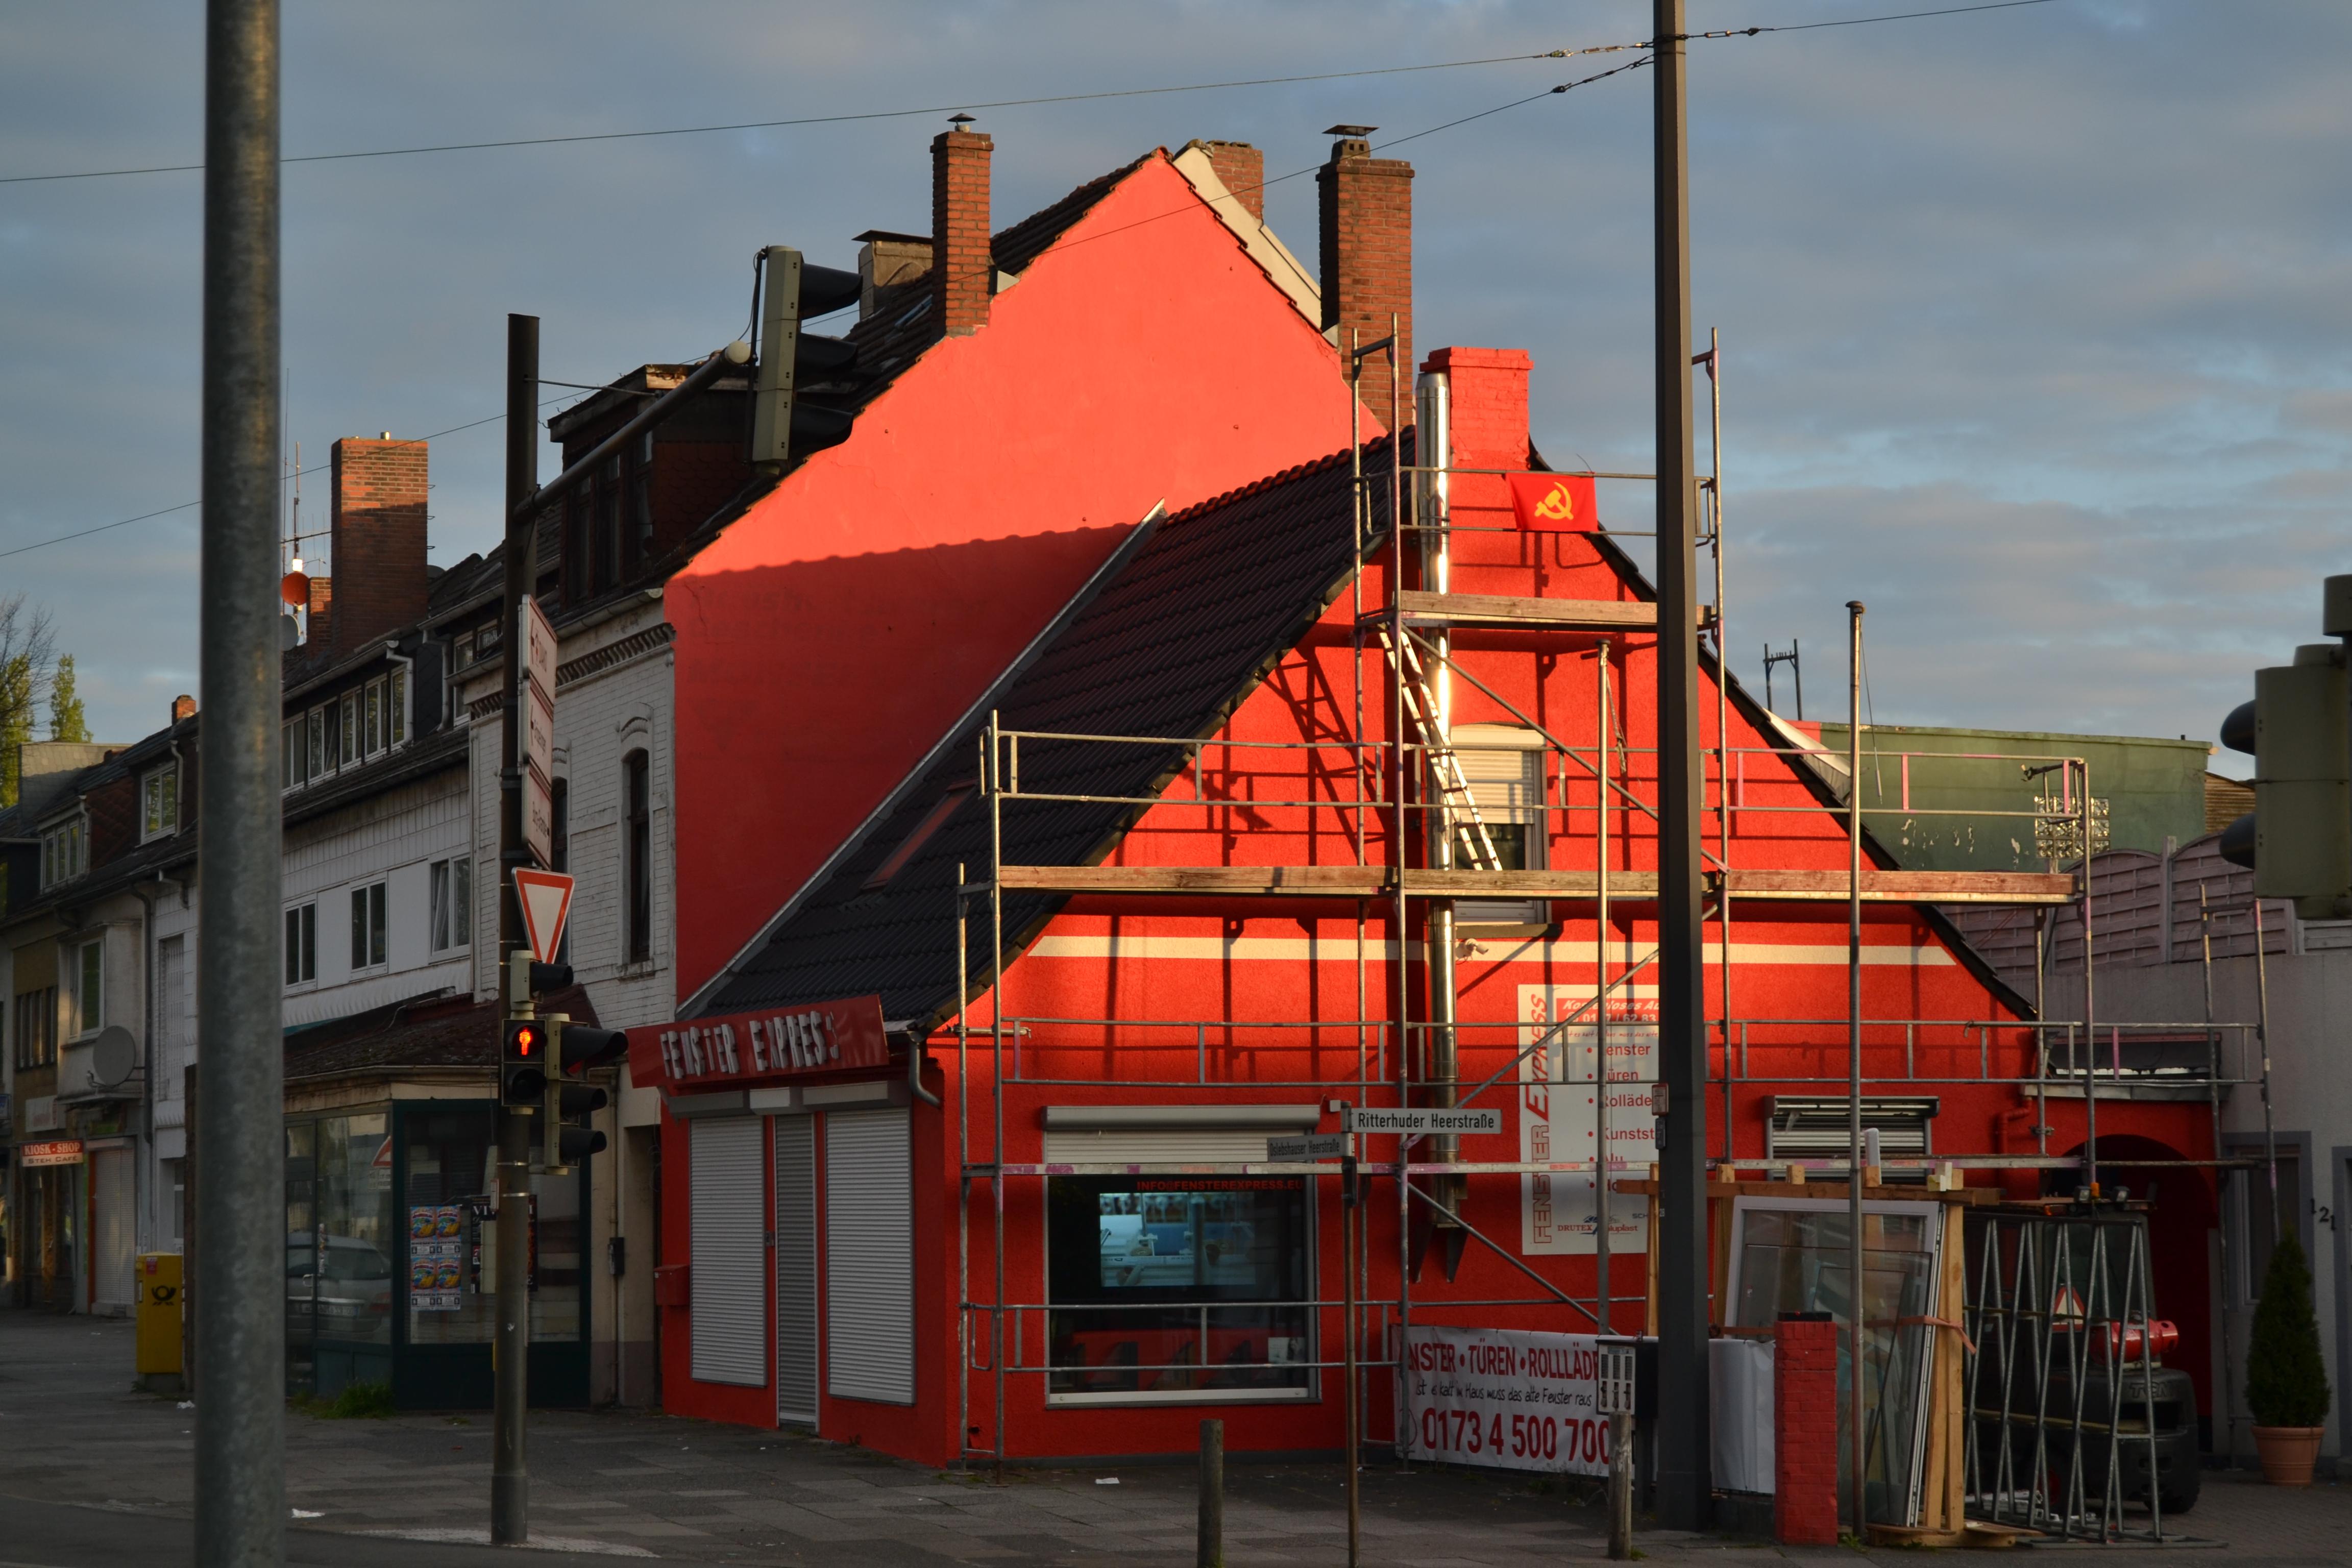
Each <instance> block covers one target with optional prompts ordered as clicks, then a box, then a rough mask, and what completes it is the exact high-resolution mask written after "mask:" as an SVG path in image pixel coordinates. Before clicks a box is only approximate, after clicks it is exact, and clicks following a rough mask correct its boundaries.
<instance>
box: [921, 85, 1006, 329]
mask: <svg viewBox="0 0 2352 1568" xmlns="http://www.w3.org/2000/svg"><path fill="white" fill-rule="evenodd" d="M995 150H996V143H995V142H993V141H992V140H991V139H990V138H989V137H988V136H986V135H984V134H982V132H977V131H967V130H965V129H964V128H963V127H962V126H961V125H959V126H957V127H956V128H955V129H954V130H952V131H942V132H940V133H939V134H938V135H937V136H934V137H932V138H931V298H932V300H933V301H934V304H933V306H932V308H933V309H934V310H938V311H939V313H940V325H941V327H942V328H943V329H944V330H945V331H946V332H947V334H948V335H949V336H950V337H961V336H964V335H965V334H967V333H971V332H976V331H979V330H980V329H981V328H982V327H984V326H986V325H988V301H989V299H990V297H991V296H992V295H993V294H994V293H995V291H996V262H995V259H994V258H993V256H992V254H991V253H990V249H989V236H988V180H989V161H990V157H991V155H992V153H994V152H995Z"/></svg>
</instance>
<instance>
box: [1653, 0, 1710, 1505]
mask: <svg viewBox="0 0 2352 1568" xmlns="http://www.w3.org/2000/svg"><path fill="white" fill-rule="evenodd" d="M1651 16H1652V29H1651V44H1650V47H1651V65H1652V70H1651V74H1652V75H1653V76H1654V77H1655V78H1656V81H1655V83H1654V89H1655V94H1656V96H1655V100H1654V103H1655V116H1654V175H1655V181H1656V184H1655V190H1654V200H1655V215H1654V216H1655V219H1656V251H1655V257H1656V264H1657V302H1656V330H1657V345H1656V346H1657V377H1658V386H1657V393H1658V410H1657V413H1658V454H1657V473H1658V502H1657V515H1658V563H1657V565H1658V949H1659V953H1658V958H1659V975H1658V1051H1659V1058H1660V1060H1659V1071H1660V1077H1661V1078H1662V1079H1663V1080H1664V1086H1665V1090H1666V1117H1665V1142H1664V1147H1663V1148H1661V1149H1660V1150H1659V1151H1658V1175H1659V1186H1660V1190H1659V1203H1660V1205H1661V1208H1662V1211H1663V1212H1662V1213H1661V1215H1660V1216H1659V1229H1658V1246H1659V1254H1660V1256H1659V1259H1658V1303H1659V1304H1658V1438H1659V1441H1658V1508H1659V1513H1660V1515H1661V1517H1662V1521H1663V1522H1664V1523H1665V1524H1666V1525H1667V1526H1668V1527H1669V1528H1673V1529H1678V1530H1698V1529H1704V1528H1705V1527H1706V1525H1707V1524H1708V1523H1709V1522H1710V1519H1709V1515H1710V1514H1711V1512H1712V1508H1711V1504H1712V1501H1713V1488H1712V1484H1711V1479H1710V1475H1709V1469H1710V1454H1711V1442H1710V1439H1709V1436H1708V1410H1707V1348H1706V1346H1707V1317H1708V1313H1707V1290H1708V1285H1709V1280H1708V1278H1707V1263H1708V1250H1709V1249H1708V1247H1707V1212H1706V975H1705V973H1704V971H1703V968H1702V965H1703V963H1704V962H1705V952H1706V950H1705V948H1704V947H1703V946H1702V941H1703V933H1702V929H1701V924H1700V922H1701V919H1702V914H1701V887H1700V877H1701V867H1700V860H1699V815H1700V803H1701V796H1702V791H1701V786H1700V780H1699V749H1698V552H1697V548H1696V539H1695V537H1694V534H1695V530H1694V528H1693V526H1692V524H1693V521H1694V517H1693V513H1694V510H1695V508H1694V506H1693V491H1694V489H1695V488H1696V486H1695V481H1694V479H1693V470H1694V468H1696V457H1695V454H1694V452H1693V450H1692V433H1691V426H1692V423H1693V414H1692V406H1691V403H1692V399H1691V352H1690V342H1691V329H1690V191H1689V186H1688V184H1687V182H1686V180H1685V173H1684V151H1685V138H1686V134H1687V126H1686V113H1685V106H1684V81H1683V72H1684V65H1685V60H1684V50H1683V5H1682V0H1652V7H1651Z"/></svg>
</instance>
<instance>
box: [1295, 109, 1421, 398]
mask: <svg viewBox="0 0 2352 1568" xmlns="http://www.w3.org/2000/svg"><path fill="white" fill-rule="evenodd" d="M1373 129H1374V128H1373V127H1371V126H1369V125H1335V126H1333V127H1332V128H1331V131H1332V133H1333V134H1335V135H1337V136H1338V137H1339V140H1338V141H1336V142H1332V143H1331V157H1330V161H1329V162H1328V163H1325V164H1324V165H1323V166H1322V167H1321V168H1320V169H1318V170H1317V171H1316V172H1315V185H1316V194H1317V195H1318V207H1319V209H1320V212H1319V217H1320V220H1321V221H1320V223H1319V224H1318V227H1319V229H1320V231H1321V233H1320V237H1321V240H1322V270H1323V326H1324V329H1325V330H1326V331H1329V330H1330V329H1331V328H1333V327H1337V328H1338V329H1339V333H1338V339H1339V353H1340V354H1341V355H1342V356H1345V355H1346V353H1348V348H1349V341H1350V340H1349V333H1350V332H1353V333H1355V334H1356V337H1355V341H1356V342H1367V343H1370V342H1379V341H1380V340H1381V339H1382V338H1384V337H1387V336H1388V335H1389V318H1390V317H1391V315H1393V316H1394V317H1395V318H1396V330H1397V337H1398V342H1397V347H1396V361H1395V363H1396V366H1397V372H1398V383H1399V384H1398V386H1397V388H1396V391H1397V396H1398V404H1397V409H1398V412H1397V422H1398V423H1399V424H1401V425H1410V424H1412V363H1413V360H1412V164H1411V163H1406V162H1404V161H1403V160H1402V159H1401V158H1375V157H1373V156H1372V149H1371V143H1370V142H1368V141H1366V140H1365V138H1366V136H1368V135H1369V134H1370V132H1371V131H1372V130H1373ZM1341 363H1342V364H1343V365H1344V364H1345V363H1346V361H1345V359H1344V357H1343V358H1342V361H1341ZM1389 363H1390V362H1389V359H1388V356H1387V355H1385V354H1381V355H1375V356H1372V357H1369V358H1367V359H1366V360H1365V361H1364V376H1363V383H1362V387H1363V393H1362V395H1363V401H1364V406H1365V407H1366V408H1369V409H1370V410H1371V412H1372V414H1373V416H1375V417H1376V418H1378V419H1380V420H1381V422H1382V423H1386V422H1387V420H1388V416H1389Z"/></svg>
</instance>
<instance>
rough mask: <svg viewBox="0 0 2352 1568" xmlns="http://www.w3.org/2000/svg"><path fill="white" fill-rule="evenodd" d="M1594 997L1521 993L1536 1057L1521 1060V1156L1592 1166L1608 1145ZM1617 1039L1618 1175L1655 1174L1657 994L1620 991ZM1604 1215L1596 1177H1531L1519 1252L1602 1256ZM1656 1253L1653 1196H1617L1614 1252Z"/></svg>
mask: <svg viewBox="0 0 2352 1568" xmlns="http://www.w3.org/2000/svg"><path fill="white" fill-rule="evenodd" d="M1629 993H1630V994H1629ZM1591 1000H1592V990H1591V987H1590V986H1570V985H1522V986H1520V987H1519V1013H1518V1016H1519V1046H1520V1048H1521V1049H1523V1050H1526V1051H1527V1053H1528V1054H1527V1056H1526V1057H1525V1058H1523V1059H1522V1060H1521V1062H1520V1064H1519V1066H1520V1073H1519V1076H1520V1078H1521V1079H1523V1080H1525V1081H1523V1082H1522V1084H1521V1086H1520V1089H1519V1101H1518V1110H1519V1158H1520V1159H1522V1160H1525V1161H1528V1162H1544V1161H1554V1160H1558V1161H1575V1160H1590V1159H1591V1158H1592V1157H1593V1154H1594V1152H1595V1151H1596V1150H1597V1149H1598V1148H1599V1147H1600V1142H1601V1139H1600V1133H1601V1093H1602V1089H1603V1086H1602V1083H1601V1073H1600V1071H1599V1070H1598V1069H1599V1064H1598V1062H1597V1060H1596V1047H1597V1043H1598V1036H1599V1033H1600V1031H1598V1030H1596V1029H1595V1028H1594V1027H1593V1026H1592V1014H1591V1011H1590V1004H1591ZM1569 1019H1576V1020H1578V1021H1577V1022H1574V1023H1569V1022H1566V1020H1569ZM1608 1036H1609V1072H1608V1081H1607V1086H1606V1089H1607V1093H1608V1097H1609V1100H1608V1123H1609V1150H1608V1158H1609V1164H1610V1170H1611V1172H1612V1175H1617V1176H1624V1175H1631V1176H1643V1175H1646V1174H1648V1173H1649V1167H1650V1165H1651V1164H1652V1163H1654V1161H1655V1160H1656V1159H1657V1157H1658V1153H1657V1122H1656V1118H1655V1115H1654V1109H1653V1108H1654V1105H1655V1103H1656V1094H1657V1078H1658V1020H1657V1001H1656V993H1655V990H1654V988H1653V987H1642V988H1639V989H1638V990H1637V989H1635V988H1633V987H1628V986H1620V987H1619V988H1618V990H1617V993H1616V994H1614V995H1612V997H1611V999H1610V1003H1609V1030H1608ZM1600 1214H1601V1205H1600V1199H1599V1195H1598V1192H1597V1190H1596V1188H1595V1187H1594V1184H1593V1181H1592V1178H1591V1175H1589V1174H1581V1173H1574V1172H1566V1171H1554V1172H1535V1173H1529V1174H1527V1175H1523V1176H1521V1177H1520V1178H1519V1250H1520V1251H1521V1252H1524V1253H1528V1254H1530V1255H1534V1256H1545V1255H1563V1254H1565V1255H1575V1254H1585V1255H1589V1254H1591V1253H1592V1252H1594V1251H1596V1250H1598V1248H1597V1247H1595V1245H1594V1242H1593V1234H1594V1232H1595V1230H1596V1229H1597V1228H1598V1225H1599V1220H1600ZM1649 1248H1650V1200H1649V1199H1647V1198H1645V1197H1642V1196H1639V1195H1637V1194H1631V1193H1612V1194H1610V1196H1609V1250H1610V1252H1611V1253H1612V1254H1641V1253H1645V1252H1647V1251H1648V1250H1649ZM1614 1293H1615V1292H1614V1288H1613V1287H1612V1294H1614Z"/></svg>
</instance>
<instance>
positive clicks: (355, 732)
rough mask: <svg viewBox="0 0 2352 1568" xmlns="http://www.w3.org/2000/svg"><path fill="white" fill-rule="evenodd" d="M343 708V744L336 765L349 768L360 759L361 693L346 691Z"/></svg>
mask: <svg viewBox="0 0 2352 1568" xmlns="http://www.w3.org/2000/svg"><path fill="white" fill-rule="evenodd" d="M341 741H342V744H341V748H340V749H339V750H338V752H337V753H336V760H335V765H336V766H337V767H341V768H347V767H350V766H351V765H352V763H356V762H358V761H359V760H360V694H359V693H358V692H356V691H346V692H344V693H343V702H342V724H341Z"/></svg>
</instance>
